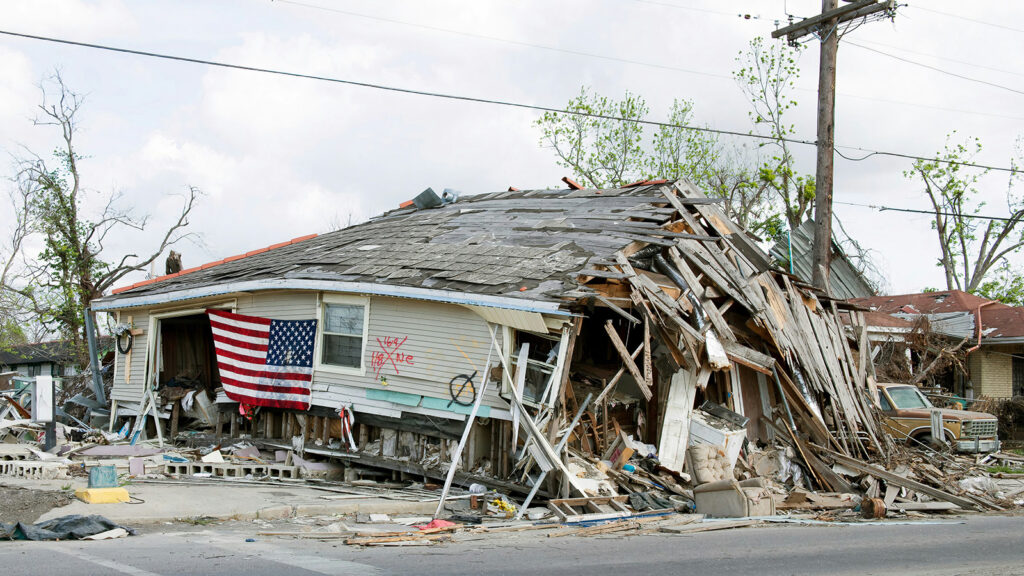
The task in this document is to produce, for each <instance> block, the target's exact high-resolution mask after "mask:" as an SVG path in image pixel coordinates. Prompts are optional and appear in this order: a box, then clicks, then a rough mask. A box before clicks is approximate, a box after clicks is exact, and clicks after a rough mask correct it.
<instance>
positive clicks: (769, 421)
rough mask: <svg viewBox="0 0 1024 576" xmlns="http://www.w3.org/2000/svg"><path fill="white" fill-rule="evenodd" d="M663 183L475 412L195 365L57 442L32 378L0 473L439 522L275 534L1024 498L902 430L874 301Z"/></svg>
mask: <svg viewBox="0 0 1024 576" xmlns="http://www.w3.org/2000/svg"><path fill="white" fill-rule="evenodd" d="M652 189H655V188H652ZM656 190H657V192H658V194H657V195H656V196H655V197H653V198H646V199H645V202H647V204H645V205H644V206H645V212H643V214H642V215H639V216H635V218H637V219H638V220H636V221H633V220H631V221H630V222H629V223H630V224H631V225H633V228H634V229H631V231H630V235H631V236H630V237H631V238H635V241H634V242H633V243H631V244H629V246H628V247H627V248H625V249H620V250H617V251H616V252H615V254H614V257H612V258H607V259H597V258H591V259H590V260H589V261H588V262H587V263H586V266H587V267H586V269H585V270H582V271H579V274H578V276H577V278H576V280H577V286H576V288H575V289H574V291H573V292H572V293H571V294H566V295H565V298H566V299H571V300H572V302H574V303H575V305H577V306H578V307H579V315H578V316H576V317H575V319H574V320H573V321H572V323H570V324H568V325H565V326H563V327H561V328H560V331H561V333H562V338H561V339H558V338H557V337H555V336H552V335H547V334H545V336H547V338H546V339H541V338H539V337H537V338H533V337H532V336H534V335H532V334H530V333H528V332H527V331H521V332H520V340H519V341H513V342H505V343H504V344H502V343H499V338H498V336H497V330H496V329H495V326H494V325H493V324H487V326H488V328H489V329H490V330H491V339H490V342H489V343H485V344H489V346H488V348H489V350H488V364H487V366H486V367H485V369H484V370H483V371H482V374H483V384H482V388H481V390H480V391H479V392H478V391H477V390H474V391H473V393H472V397H473V399H474V402H467V403H462V402H460V406H463V407H465V408H466V410H465V411H463V412H461V413H460V414H462V415H463V416H465V420H464V421H456V422H455V423H454V424H453V423H452V422H445V423H438V422H437V421H436V420H434V419H431V418H423V419H418V420H416V419H412V418H410V419H409V421H399V422H396V421H395V420H394V419H390V420H389V419H387V418H384V417H379V418H376V419H374V417H373V416H372V415H369V414H363V413H361V412H358V411H355V412H356V415H355V416H353V415H352V413H353V411H352V410H346V409H344V408H343V409H340V410H338V411H337V412H332V411H328V410H324V409H318V410H314V409H311V410H309V411H297V410H272V409H261V408H254V407H248V408H247V407H245V406H240V405H239V404H237V403H233V402H231V401H230V399H228V398H227V397H226V396H225V395H224V394H223V391H222V390H206V389H205V388H204V385H203V383H202V382H200V381H199V380H196V379H195V378H192V377H190V376H189V374H179V375H177V376H175V377H174V378H172V380H173V386H172V385H167V386H165V387H162V388H161V389H160V390H159V392H158V393H157V394H153V391H152V390H149V391H148V393H149V394H150V395H152V396H154V398H152V399H150V398H147V400H144V401H143V403H142V405H141V406H140V410H138V411H135V412H134V413H133V412H132V411H131V410H127V409H126V410H122V411H121V412H118V411H117V410H115V411H114V414H115V417H114V419H115V421H112V422H107V423H105V424H106V426H103V425H102V424H99V425H97V426H95V427H94V426H92V425H90V424H87V422H92V416H94V414H93V413H92V412H91V411H90V410H86V411H85V413H83V414H81V415H80V416H81V417H80V418H76V419H74V420H73V421H72V420H67V419H65V421H64V422H61V423H59V425H58V426H57V434H56V436H57V439H56V440H57V442H56V446H55V447H54V448H52V449H51V450H49V451H43V450H41V449H40V448H41V446H42V445H43V442H42V437H43V429H44V426H43V425H42V424H40V423H36V422H33V421H31V419H29V418H25V412H26V406H25V405H24V404H23V401H24V400H23V398H24V397H22V399H16V398H15V397H13V396H11V397H8V398H7V399H6V402H7V407H6V408H5V409H3V408H0V410H2V411H0V440H5V441H6V442H13V443H12V444H0V476H3V475H7V476H16V477H21V478H40V479H42V478H56V477H61V478H62V477H66V476H68V475H73V474H81V473H82V472H84V471H87V470H89V469H92V468H94V467H96V466H100V465H106V466H114V467H115V468H116V471H117V474H118V475H119V477H121V478H122V479H124V480H129V479H130V480H131V481H133V482H153V483H160V482H175V483H226V484H230V483H235V484H236V485H239V486H243V485H248V484H259V485H280V486H285V487H286V486H289V485H293V486H294V485H298V484H300V483H301V484H303V485H307V486H313V487H316V488H317V489H318V490H322V491H323V492H324V496H323V498H325V499H331V498H333V499H345V498H365V497H367V496H373V497H379V498H384V499H393V500H408V501H415V502H434V501H437V502H438V506H437V513H435V514H434V515H433V517H431V518H426V519H425V520H426V522H424V519H423V518H418V519H409V521H408V522H397V521H396V520H395V519H391V521H390V522H388V521H387V520H385V519H382V518H377V519H373V518H369V519H368V520H370V522H366V523H358V522H357V523H351V524H350V523H349V522H348V521H347V520H346V521H345V522H338V521H336V520H335V521H334V522H332V523H330V524H327V525H325V526H322V527H319V528H314V527H309V530H303V531H276V532H275V531H266V532H263V533H261V535H263V536H278V537H297V538H317V539H325V540H326V539H341V540H343V541H344V542H345V543H346V544H350V545H358V546H408V545H416V546H426V545H432V544H437V543H441V542H446V541H450V540H451V539H453V538H455V537H456V535H465V534H486V533H493V532H508V531H520V530H550V531H551V532H550V533H549V535H550V536H551V537H568V536H573V537H586V536H595V535H603V534H622V533H653V532H661V533H672V534H689V533H693V532H698V531H706V530H722V529H730V528H740V527H744V526H752V525H756V524H759V523H763V522H774V521H778V522H790V521H800V522H807V523H815V522H819V523H820V522H844V523H864V522H866V521H877V520H883V519H901V520H905V519H907V518H917V517H920V516H923V515H934V514H946V513H950V512H954V513H955V512H962V511H966V510H975V511H1004V510H1010V509H1013V508H1016V507H1019V506H1020V505H1021V504H1024V501H1022V498H1024V496H1022V494H1024V482H1022V481H1020V480H1017V479H1014V478H1001V477H1000V476H998V475H997V473H993V472H990V471H989V469H988V466H989V465H990V464H992V463H996V462H999V463H1001V464H1003V465H1012V466H1013V467H1014V468H1013V469H1017V468H1020V469H1021V473H1022V474H1024V458H1021V457H1017V456H1014V455H1012V454H1009V453H1002V452H1000V453H996V454H989V455H984V454H977V455H961V454H954V453H952V452H949V451H948V450H947V451H937V450H935V449H933V448H931V447H928V446H918V447H910V446H905V445H903V444H897V443H896V442H895V441H894V440H893V439H892V438H891V437H890V436H889V435H888V434H887V433H886V432H885V429H884V427H883V426H882V424H881V421H880V418H879V409H878V406H877V404H876V402H877V396H874V395H873V394H875V391H874V388H875V386H876V383H875V376H874V368H873V366H872V362H871V349H870V344H869V341H868V339H867V336H866V331H865V330H864V329H863V327H864V322H863V318H862V311H860V310H859V309H858V308H857V307H856V306H852V305H850V304H848V303H846V302H843V301H839V300H835V299H833V298H830V297H829V295H828V294H824V293H821V292H819V291H816V290H814V289H813V288H811V287H809V286H806V285H804V284H802V283H801V282H799V281H798V280H797V279H795V278H794V277H792V276H790V275H788V274H786V273H785V272H783V271H781V270H779V269H777V268H776V267H773V266H772V264H771V262H769V261H768V260H767V259H766V257H765V255H764V253H763V252H761V251H760V249H759V248H758V247H757V245H756V244H755V243H754V241H753V240H752V239H751V238H750V237H749V236H748V235H747V234H746V233H745V232H744V231H743V230H741V229H739V228H738V227H737V226H736V225H735V224H733V223H731V222H729V221H728V220H727V219H726V218H725V215H724V213H723V212H722V211H721V210H720V209H719V208H717V207H716V206H715V204H714V200H711V199H708V198H705V197H704V196H703V195H702V194H700V193H699V192H697V191H696V190H694V189H693V188H692V186H691V185H689V184H688V183H686V182H685V181H681V182H677V183H675V184H673V185H665V186H660V187H658V188H656ZM623 206H625V204H623ZM633 212H634V213H636V214H640V212H638V211H637V209H635V208H633ZM531 350H532V352H533V355H531ZM537 354H539V356H536V355H537ZM535 357H536V358H543V359H544V360H536V359H535ZM128 360H130V357H129V358H128ZM536 366H542V367H543V368H544V371H537V372H536V373H535V372H534V369H535V367H536ZM528 372H530V374H527V373H528ZM474 374H475V372H474ZM527 382H529V386H530V387H533V388H535V390H534V392H536V393H534V394H532V395H530V396H529V397H527V396H526V395H524V392H525V390H526V388H525V387H526V386H527ZM499 383H505V384H506V385H507V386H506V388H505V389H502V390H500V391H499V392H497V393H496V394H493V396H494V397H497V398H500V399H501V401H504V402H506V403H507V408H508V410H507V412H506V414H509V415H510V416H511V418H510V419H508V420H501V419H499V418H496V417H485V416H480V417H478V411H477V410H478V408H479V406H480V403H481V401H482V399H483V398H484V396H485V393H487V394H491V391H489V390H488V389H487V387H488V386H495V387H499V388H500V386H498V384H499ZM456 399H457V395H453V402H454V401H455V400H456ZM418 401H419V400H417V402H418ZM489 401H492V402H493V401H495V400H494V398H491V399H490V400H489ZM147 403H148V404H147ZM449 404H451V403H449ZM19 408H20V409H19ZM97 412H100V411H97ZM107 413H108V414H109V411H108V412H107ZM160 414H163V415H164V416H160ZM161 420H170V429H169V430H168V432H169V434H168V435H167V436H166V437H165V436H164V435H163V431H162V430H163V424H162V423H161ZM119 425H120V426H122V427H121V428H120V429H119V431H117V432H115V429H117V426H119ZM104 428H106V429H105V430H104ZM150 430H152V431H153V432H156V437H157V438H156V440H155V441H154V440H152V437H153V434H152V433H151V432H150ZM998 474H1003V473H998ZM1010 474H1013V473H1012V472H1011V473H1010ZM453 487H454V488H453ZM466 489H468V490H466ZM380 521H383V522H385V523H383V524H381V523H380Z"/></svg>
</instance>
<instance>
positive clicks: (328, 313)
mask: <svg viewBox="0 0 1024 576" xmlns="http://www.w3.org/2000/svg"><path fill="white" fill-rule="evenodd" d="M366 308H367V306H366V300H365V299H359V298H344V297H327V296H325V298H324V304H323V310H322V322H321V326H322V334H323V340H322V344H321V353H320V363H321V364H323V365H327V366H336V367H340V368H353V369H356V370H361V369H362V367H363V342H364V340H365V335H366V321H367V313H366V312H367V310H366Z"/></svg>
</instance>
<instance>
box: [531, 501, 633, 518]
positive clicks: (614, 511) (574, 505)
mask: <svg viewBox="0 0 1024 576" xmlns="http://www.w3.org/2000/svg"><path fill="white" fill-rule="evenodd" d="M626 498H627V497H626V496H598V497H594V498H563V499H553V500H549V501H548V508H549V509H550V510H551V511H552V512H554V513H555V516H557V517H558V519H559V520H561V521H562V522H563V523H568V522H590V521H594V520H607V519H609V518H622V517H625V516H632V515H633V512H632V511H630V510H629V508H626V505H625V501H626ZM577 509H579V510H577Z"/></svg>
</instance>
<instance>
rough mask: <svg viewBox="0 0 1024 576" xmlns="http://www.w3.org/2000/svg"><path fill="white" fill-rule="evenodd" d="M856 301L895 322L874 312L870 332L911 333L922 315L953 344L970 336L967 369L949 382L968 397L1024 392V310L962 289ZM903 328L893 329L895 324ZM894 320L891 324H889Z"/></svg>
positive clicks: (1012, 394) (967, 346)
mask: <svg viewBox="0 0 1024 576" xmlns="http://www.w3.org/2000/svg"><path fill="white" fill-rule="evenodd" d="M851 302H852V303H854V304H857V305H859V306H863V307H865V308H869V309H870V310H872V311H873V312H875V313H881V314H885V315H888V316H889V317H890V318H892V319H893V320H894V321H895V322H894V321H882V320H878V316H877V314H876V315H872V316H871V317H870V318H875V320H870V318H869V322H870V324H871V325H872V326H871V328H869V333H874V334H876V335H879V334H881V333H882V331H883V330H884V329H888V331H889V332H890V333H891V334H898V333H900V332H901V331H903V332H904V333H905V332H909V331H910V330H911V329H912V328H913V326H914V322H915V321H916V320H917V319H918V318H921V317H925V318H927V320H928V327H929V329H930V330H931V331H932V332H934V333H937V334H942V335H945V336H946V337H948V341H949V342H950V343H951V345H955V344H957V343H959V342H961V341H963V340H965V339H966V340H967V342H966V343H965V344H964V346H963V347H964V348H965V349H966V350H968V355H967V373H966V374H963V373H955V374H954V373H950V374H949V375H948V378H947V381H946V382H945V383H944V384H945V386H947V387H948V388H949V389H950V391H951V392H953V393H954V394H957V395H959V396H963V397H966V398H977V397H980V396H988V397H991V398H1010V397H1012V396H1020V395H1024V308H1020V307H1014V306H1008V305H1006V304H1003V303H1001V302H998V301H995V300H989V299H987V298H982V297H980V296H975V295H973V294H969V293H967V292H963V291H960V290H944V291H939V292H922V293H918V294H902V295H898V296H875V297H872V298H855V299H853V300H851ZM899 321H903V324H902V326H901V327H897V328H893V324H897V325H898V324H900V322H899ZM884 324H888V326H884Z"/></svg>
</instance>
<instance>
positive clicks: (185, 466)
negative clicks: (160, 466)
mask: <svg viewBox="0 0 1024 576" xmlns="http://www.w3.org/2000/svg"><path fill="white" fill-rule="evenodd" d="M164 472H165V473H166V474H168V475H171V476H192V475H194V474H204V473H205V474H210V475H211V476H213V477H215V478H245V477H246V476H251V477H253V478H262V477H266V476H269V477H271V478H280V479H293V478H299V470H298V468H297V467H296V466H285V465H284V464H229V463H227V462H181V463H171V462H169V463H167V464H165V465H164Z"/></svg>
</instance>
